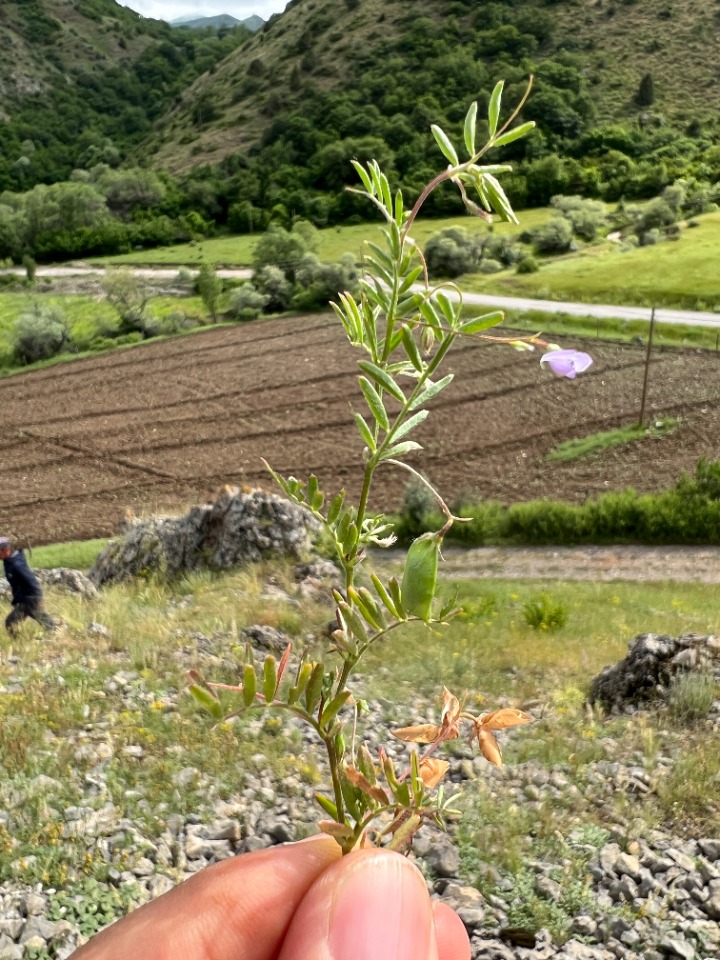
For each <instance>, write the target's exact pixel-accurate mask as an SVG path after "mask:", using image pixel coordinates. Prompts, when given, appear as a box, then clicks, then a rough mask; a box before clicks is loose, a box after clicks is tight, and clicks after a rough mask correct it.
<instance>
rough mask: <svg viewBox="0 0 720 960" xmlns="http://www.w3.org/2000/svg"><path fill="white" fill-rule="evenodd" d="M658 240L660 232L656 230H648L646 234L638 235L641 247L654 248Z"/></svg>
mask: <svg viewBox="0 0 720 960" xmlns="http://www.w3.org/2000/svg"><path fill="white" fill-rule="evenodd" d="M659 239H660V231H659V230H656V229H652V230H648V231H647V233H641V234H640V246H641V247H654V246H655V244H656V243H657V242H658V241H659Z"/></svg>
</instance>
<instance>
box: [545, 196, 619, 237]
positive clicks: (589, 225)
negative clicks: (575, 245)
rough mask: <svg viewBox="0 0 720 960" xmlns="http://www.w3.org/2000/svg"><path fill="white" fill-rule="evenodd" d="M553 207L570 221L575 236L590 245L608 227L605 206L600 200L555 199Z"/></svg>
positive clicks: (568, 197) (564, 197)
mask: <svg viewBox="0 0 720 960" xmlns="http://www.w3.org/2000/svg"><path fill="white" fill-rule="evenodd" d="M550 204H551V206H553V207H555V209H556V210H557V211H558V212H559V213H561V214H562V216H563V217H564V218H565V219H566V220H568V221H569V223H570V225H571V227H572V231H573V233H574V234H575V236H577V237H579V238H580V239H581V240H584V241H585V242H586V243H590V242H591V241H592V240H594V239H595V238H596V237H597V236H598V234H599V233H600V232H601V231H602V230H604V228H605V227H606V226H607V213H606V210H605V205H604V204H602V203H601V202H600V201H599V200H586V199H584V198H583V197H575V196H563V195H559V196H557V197H553V198H552V200H551V201H550Z"/></svg>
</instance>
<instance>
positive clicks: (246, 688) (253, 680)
mask: <svg viewBox="0 0 720 960" xmlns="http://www.w3.org/2000/svg"><path fill="white" fill-rule="evenodd" d="M256 691H257V675H256V673H255V667H254V666H253V665H252V664H251V663H246V664H245V669H244V670H243V703H244V704H245V706H246V707H249V706H251V705H252V702H253V700H254V699H255V693H256Z"/></svg>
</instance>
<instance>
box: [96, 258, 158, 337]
mask: <svg viewBox="0 0 720 960" xmlns="http://www.w3.org/2000/svg"><path fill="white" fill-rule="evenodd" d="M102 288H103V290H104V291H105V296H106V297H107V301H108V303H109V304H110V305H111V306H112V307H114V308H115V310H116V311H117V313H118V315H119V317H120V325H119V327H118V333H119V334H120V335H121V336H122V335H123V334H126V333H141V334H142V335H143V336H144V337H152V336H154V335H155V332H153V331H156V328H157V320H156V319H155V317H153V315H152V313H151V312H150V310H149V308H148V302H149V300H150V288H149V287H148V285H147V284H146V283H145V282H144V281H143V280H142V279H140V278H139V277H136V276H135V275H134V274H133V273H132V272H131V271H130V270H126V269H120V270H112V271H111V272H109V273H108V274H106V276H105V277H104V278H103V280H102Z"/></svg>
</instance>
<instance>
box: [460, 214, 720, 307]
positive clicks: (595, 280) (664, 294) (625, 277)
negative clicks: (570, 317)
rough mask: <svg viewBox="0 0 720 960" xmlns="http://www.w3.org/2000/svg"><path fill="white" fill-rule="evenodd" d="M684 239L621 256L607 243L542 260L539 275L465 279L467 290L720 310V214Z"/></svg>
mask: <svg viewBox="0 0 720 960" xmlns="http://www.w3.org/2000/svg"><path fill="white" fill-rule="evenodd" d="M698 223H699V224H700V226H699V227H697V228H688V229H684V230H683V232H682V235H681V239H680V240H678V241H663V242H661V243H658V244H656V245H655V246H652V247H641V248H639V249H636V250H628V251H626V252H624V253H623V252H621V251H620V250H619V248H618V246H617V245H616V244H611V243H607V242H603V243H600V244H598V245H596V246H590V247H586V248H585V249H583V250H582V251H581V252H580V253H578V254H577V255H575V256H568V257H562V258H558V259H554V260H545V261H540V264H541V266H540V270H539V272H538V273H531V274H524V275H517V274H515V273H513V272H510V271H508V272H506V273H502V274H496V275H494V276H492V277H480V276H473V277H464V278H462V286H463V288H464V289H467V290H472V291H475V292H493V293H498V294H506V295H511V294H516V295H518V296H527V297H538V298H543V299H550V300H570V301H581V302H584V303H622V304H640V305H647V306H652V305H653V304H656V305H658V306H659V305H667V306H677V307H684V308H687V309H712V308H714V307H716V306H720V270H718V251H720V212H717V213H709V214H706V215H705V216H703V217H698Z"/></svg>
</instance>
